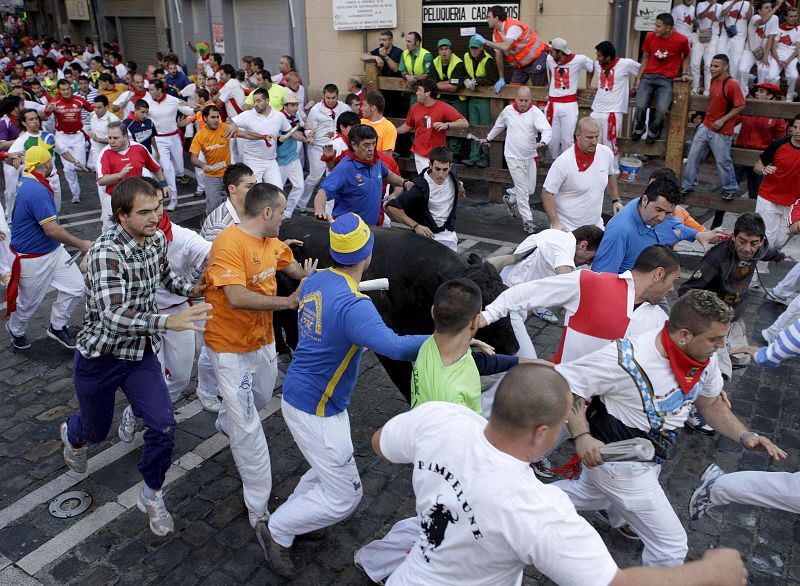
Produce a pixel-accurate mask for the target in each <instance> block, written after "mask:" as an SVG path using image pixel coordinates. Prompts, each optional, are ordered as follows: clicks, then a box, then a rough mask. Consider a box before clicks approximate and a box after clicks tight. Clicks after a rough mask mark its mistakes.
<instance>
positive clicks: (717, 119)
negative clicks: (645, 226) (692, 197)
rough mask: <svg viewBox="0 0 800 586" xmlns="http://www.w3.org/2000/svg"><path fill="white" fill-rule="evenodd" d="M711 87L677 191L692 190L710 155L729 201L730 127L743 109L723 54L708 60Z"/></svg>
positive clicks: (733, 192)
mask: <svg viewBox="0 0 800 586" xmlns="http://www.w3.org/2000/svg"><path fill="white" fill-rule="evenodd" d="M710 67H711V89H710V91H709V100H708V110H706V115H705V118H703V123H702V124H701V125H700V126H699V127H698V128H697V132H695V134H694V137H693V138H692V146H691V147H690V148H689V155H688V159H687V160H686V164H685V165H684V167H683V182H682V183H681V192H683V193H687V192H690V191H694V190H695V188H696V187H697V175H698V173H699V172H700V164H701V163H702V162H703V161H705V160H706V157H708V152H709V151H711V153H712V154H713V155H714V160H715V161H716V163H717V172H718V173H719V181H720V187H721V189H722V199H723V200H725V201H730V200H732V199H733V198H735V197H736V196H737V195H738V191H739V182H738V181H737V180H736V172H735V171H734V169H733V161H732V160H731V145H732V144H733V129H734V127H735V126H736V122H737V121H736V116H737V115H738V114H739V112H741V111H742V110H744V107H745V101H744V95H743V94H742V90H741V88H740V87H739V83H738V82H737V81H736V80H735V79H733V78H732V77H731V76H730V75H728V57H727V55H723V54H721V53H720V54H718V55H714V59H712V60H711V66H710Z"/></svg>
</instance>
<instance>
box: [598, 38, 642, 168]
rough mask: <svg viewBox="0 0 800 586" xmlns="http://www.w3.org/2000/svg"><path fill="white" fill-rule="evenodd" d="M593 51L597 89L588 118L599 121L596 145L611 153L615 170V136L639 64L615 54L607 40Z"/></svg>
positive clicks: (616, 163)
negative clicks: (598, 135) (597, 142)
mask: <svg viewBox="0 0 800 586" xmlns="http://www.w3.org/2000/svg"><path fill="white" fill-rule="evenodd" d="M595 51H596V54H597V61H595V64H594V65H595V71H596V72H597V91H596V92H595V94H594V101H593V102H592V114H591V117H592V118H593V119H594V120H597V123H598V124H600V144H603V145H605V146H607V147H608V148H610V149H611V152H612V153H614V170H615V171H619V145H618V144H617V135H618V132H619V130H620V129H621V128H622V118H623V116H626V115H627V114H628V102H629V100H630V98H629V90H630V81H631V80H632V79H636V74H637V73H638V72H639V67H640V65H639V63H638V62H637V61H634V60H633V59H626V58H625V57H617V49H616V48H615V47H614V45H612V44H611V43H610V42H608V41H603V42H602V43H600V44H598V45H597V46H596V47H595Z"/></svg>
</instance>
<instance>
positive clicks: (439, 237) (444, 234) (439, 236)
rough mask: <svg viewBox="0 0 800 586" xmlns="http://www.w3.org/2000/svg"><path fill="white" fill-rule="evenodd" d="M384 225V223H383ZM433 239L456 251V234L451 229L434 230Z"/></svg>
mask: <svg viewBox="0 0 800 586" xmlns="http://www.w3.org/2000/svg"><path fill="white" fill-rule="evenodd" d="M384 225H385V224H384ZM433 239H434V240H436V242H440V243H442V244H444V245H445V246H446V247H447V248H449V249H450V250H452V251H453V252H458V234H456V233H455V232H453V231H452V230H442V231H441V232H434V234H433Z"/></svg>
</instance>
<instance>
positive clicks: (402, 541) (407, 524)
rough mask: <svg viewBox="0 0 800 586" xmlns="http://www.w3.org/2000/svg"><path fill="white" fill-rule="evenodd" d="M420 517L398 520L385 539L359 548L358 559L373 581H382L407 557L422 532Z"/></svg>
mask: <svg viewBox="0 0 800 586" xmlns="http://www.w3.org/2000/svg"><path fill="white" fill-rule="evenodd" d="M420 531H421V529H420V519H419V517H409V518H408V519H403V520H402V521H398V522H397V523H395V524H394V525H392V528H391V529H389V532H388V533H387V534H386V535H385V536H384V537H383V539H376V540H375V541H371V542H370V543H368V544H367V545H365V546H364V547H362V548H361V549H360V550H358V559H359V562H360V563H361V567H362V568H364V572H365V573H366V574H367V576H369V577H370V578H371V579H372V581H373V582H376V583H382V581H383V580H384V579H386V578H387V577H388V576H390V575H391V574H393V573H394V571H395V570H396V569H397V568H398V567H399V566H400V564H402V563H403V561H404V560H405V559H406V555H408V552H409V551H410V550H411V548H412V547H413V546H414V543H416V541H417V538H418V537H419V534H420Z"/></svg>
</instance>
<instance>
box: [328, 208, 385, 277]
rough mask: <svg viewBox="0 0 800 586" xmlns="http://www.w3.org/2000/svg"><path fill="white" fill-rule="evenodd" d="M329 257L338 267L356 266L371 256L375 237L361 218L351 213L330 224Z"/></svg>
mask: <svg viewBox="0 0 800 586" xmlns="http://www.w3.org/2000/svg"><path fill="white" fill-rule="evenodd" d="M330 238H331V257H333V260H335V261H336V262H337V263H338V264H340V265H346V266H351V265H356V264H358V263H360V262H361V261H362V260H364V259H366V258H367V257H368V256H369V255H370V254H372V246H373V245H374V244H375V236H374V235H373V234H372V231H371V230H370V229H369V226H367V224H366V223H365V222H364V220H362V219H361V216H359V215H358V214H354V213H352V212H350V213H347V214H344V215H342V216H339V217H338V218H336V219H335V220H334V221H333V222H332V223H331V228H330Z"/></svg>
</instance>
